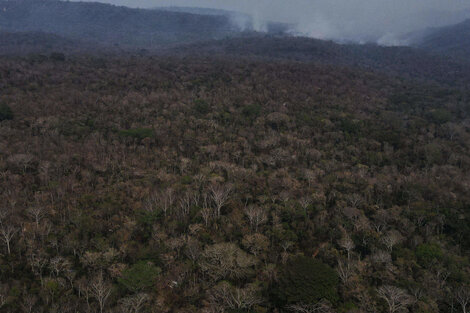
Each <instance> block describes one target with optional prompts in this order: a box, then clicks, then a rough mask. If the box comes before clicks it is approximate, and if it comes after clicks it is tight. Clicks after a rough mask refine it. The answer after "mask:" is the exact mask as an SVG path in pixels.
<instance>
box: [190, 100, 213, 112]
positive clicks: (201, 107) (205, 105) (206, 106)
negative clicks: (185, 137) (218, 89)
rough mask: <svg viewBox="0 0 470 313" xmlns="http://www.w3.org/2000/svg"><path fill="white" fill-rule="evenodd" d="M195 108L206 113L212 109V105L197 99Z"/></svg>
mask: <svg viewBox="0 0 470 313" xmlns="http://www.w3.org/2000/svg"><path fill="white" fill-rule="evenodd" d="M194 110H196V112H198V113H200V114H202V115H206V114H207V113H209V112H210V111H211V107H210V106H209V104H208V103H207V102H206V101H204V100H202V99H197V100H195V101H194Z"/></svg>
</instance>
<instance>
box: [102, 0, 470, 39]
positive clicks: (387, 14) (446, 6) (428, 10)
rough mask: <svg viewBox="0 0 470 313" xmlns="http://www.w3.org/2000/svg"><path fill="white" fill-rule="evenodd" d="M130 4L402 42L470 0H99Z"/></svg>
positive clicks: (326, 35)
mask: <svg viewBox="0 0 470 313" xmlns="http://www.w3.org/2000/svg"><path fill="white" fill-rule="evenodd" d="M100 1H102V2H108V3H114V4H118V5H127V6H132V7H147V8H148V7H157V6H190V7H197V6H199V7H207V8H217V9H225V10H233V11H237V12H242V13H245V14H248V15H250V16H252V21H251V22H250V21H249V20H248V19H247V18H243V17H241V16H242V15H240V16H236V17H235V18H234V19H233V21H234V24H235V25H238V26H239V27H240V28H241V29H248V28H249V27H252V28H254V29H255V30H257V31H266V30H267V24H268V21H277V22H282V23H288V24H292V25H295V26H294V27H293V28H292V30H291V32H292V33H293V34H298V35H304V36H310V37H315V38H322V39H333V40H337V41H356V42H370V41H374V42H378V43H381V44H386V45H397V44H404V43H406V42H404V41H403V40H402V39H400V38H402V37H403V35H404V34H406V33H410V32H414V31H418V30H421V29H424V28H427V27H436V26H442V25H446V24H453V23H457V22H460V21H462V20H464V19H466V18H469V17H470V1H469V0H100Z"/></svg>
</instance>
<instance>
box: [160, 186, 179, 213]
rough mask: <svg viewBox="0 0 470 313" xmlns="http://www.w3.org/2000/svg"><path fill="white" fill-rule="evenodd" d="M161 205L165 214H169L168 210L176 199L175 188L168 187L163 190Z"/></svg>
mask: <svg viewBox="0 0 470 313" xmlns="http://www.w3.org/2000/svg"><path fill="white" fill-rule="evenodd" d="M159 200H160V206H161V208H162V211H163V214H164V215H165V216H167V214H168V211H169V210H170V209H171V208H172V206H173V203H174V201H175V194H174V191H173V189H171V188H168V189H165V191H163V192H161V193H160V195H159Z"/></svg>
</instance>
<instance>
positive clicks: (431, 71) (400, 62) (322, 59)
mask: <svg viewBox="0 0 470 313" xmlns="http://www.w3.org/2000/svg"><path fill="white" fill-rule="evenodd" d="M176 51H177V52H178V53H181V54H194V53H198V54H200V55H211V56H213V55H232V56H245V57H260V58H273V59H285V60H294V61H299V62H314V63H319V64H330V65H342V66H352V67H361V68H367V69H371V70H378V71H382V72H386V73H387V74H391V75H398V76H401V77H408V78H413V79H425V80H434V81H439V82H445V83H448V84H451V85H452V84H457V83H461V82H468V81H470V63H467V62H463V61H457V60H454V59H453V58H449V57H445V56H439V55H434V54H431V53H428V52H426V51H424V50H420V49H416V48H411V47H382V46H378V45H373V44H368V45H358V44H337V43H334V42H332V41H325V40H318V39H311V38H304V37H286V36H258V37H253V36H251V37H246V38H242V37H239V38H229V39H224V40H217V41H211V42H204V43H195V44H190V45H186V46H182V47H178V48H177V49H176Z"/></svg>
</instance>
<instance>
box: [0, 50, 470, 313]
mask: <svg viewBox="0 0 470 313" xmlns="http://www.w3.org/2000/svg"><path fill="white" fill-rule="evenodd" d="M469 104H470V103H469V102H468V92H466V91H462V90H460V89H449V88H448V87H442V86H439V85H435V84H428V85H426V84H417V83H413V82H412V81H407V82H404V81H402V80H395V79H391V78H387V77H385V76H381V75H378V74H372V73H368V72H365V71H360V70H353V69H346V68H335V67H329V66H317V65H311V64H296V63H289V62H274V61H272V62H269V63H268V62H262V61H260V60H258V61H253V60H243V59H219V60H209V59H204V58H198V59H195V58H188V59H171V58H151V57H146V58H120V59H118V58H116V59H100V58H97V57H95V58H85V57H83V58H70V59H65V60H64V58H63V56H61V55H55V56H52V58H48V57H40V56H36V57H29V58H23V59H19V58H18V59H1V60H0V183H1V185H0V194H1V198H0V209H1V211H0V235H1V236H0V239H1V241H0V243H1V244H2V246H1V250H0V251H1V255H0V281H1V285H0V306H1V310H4V311H5V312H256V313H263V312H406V311H409V312H462V311H463V312H465V310H466V308H467V309H468V305H467V303H468V302H469V298H470V291H469V287H468V286H469V285H468V284H469V278H470V276H469V275H470V272H469V270H470V267H469V263H468V256H469V248H470V227H469V218H470V190H469V188H470V175H469V174H470V173H469V170H470V151H469V148H470V146H469V145H470V105H469ZM302 255H303V256H304V257H302Z"/></svg>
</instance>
